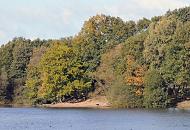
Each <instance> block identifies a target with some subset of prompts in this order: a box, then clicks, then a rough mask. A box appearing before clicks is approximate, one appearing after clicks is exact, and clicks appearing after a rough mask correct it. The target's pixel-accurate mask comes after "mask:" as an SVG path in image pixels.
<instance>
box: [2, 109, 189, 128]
mask: <svg viewBox="0 0 190 130" xmlns="http://www.w3.org/2000/svg"><path fill="white" fill-rule="evenodd" d="M189 129H190V111H187V110H186V111H185V110H178V109H175V108H170V109H167V110H142V109H141V110H139V109H134V110H124V109H122V110H98V109H42V108H0V130H189Z"/></svg>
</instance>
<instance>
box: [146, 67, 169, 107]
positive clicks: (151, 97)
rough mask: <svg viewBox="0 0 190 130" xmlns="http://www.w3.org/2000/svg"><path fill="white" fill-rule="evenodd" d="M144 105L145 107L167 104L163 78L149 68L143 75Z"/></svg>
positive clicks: (165, 105)
mask: <svg viewBox="0 0 190 130" xmlns="http://www.w3.org/2000/svg"><path fill="white" fill-rule="evenodd" d="M144 87H145V88H144V94H143V95H144V102H143V104H144V106H145V107H146V108H166V107H167V105H168V97H167V92H166V90H165V88H164V87H165V85H164V80H163V79H162V76H161V75H160V73H159V72H158V71H156V70H149V71H148V72H147V73H146V74H145V77H144Z"/></svg>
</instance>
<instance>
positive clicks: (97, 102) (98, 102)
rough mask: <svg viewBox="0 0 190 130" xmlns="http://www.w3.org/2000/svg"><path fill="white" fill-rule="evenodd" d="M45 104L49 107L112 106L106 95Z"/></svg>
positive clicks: (103, 107) (102, 107) (104, 107)
mask: <svg viewBox="0 0 190 130" xmlns="http://www.w3.org/2000/svg"><path fill="white" fill-rule="evenodd" d="M43 106H44V107H48V108H101V109H106V108H110V104H109V103H108V101H107V99H106V98H105V97H97V98H92V99H88V100H86V101H83V102H78V103H66V102H65V103H57V104H44V105H43Z"/></svg>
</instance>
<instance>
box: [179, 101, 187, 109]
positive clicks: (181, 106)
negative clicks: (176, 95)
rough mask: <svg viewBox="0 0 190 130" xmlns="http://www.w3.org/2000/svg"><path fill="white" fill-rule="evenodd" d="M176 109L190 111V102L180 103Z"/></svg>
mask: <svg viewBox="0 0 190 130" xmlns="http://www.w3.org/2000/svg"><path fill="white" fill-rule="evenodd" d="M176 107H177V108H179V109H189V110H190V101H183V102H179V103H178V104H177V106H176Z"/></svg>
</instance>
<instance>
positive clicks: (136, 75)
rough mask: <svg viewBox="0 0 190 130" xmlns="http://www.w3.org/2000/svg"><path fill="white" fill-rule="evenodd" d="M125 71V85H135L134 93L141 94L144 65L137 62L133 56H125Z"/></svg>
mask: <svg viewBox="0 0 190 130" xmlns="http://www.w3.org/2000/svg"><path fill="white" fill-rule="evenodd" d="M127 57H128V58H127V71H126V73H125V76H124V82H125V83H126V84H127V85H130V86H131V85H133V86H136V87H137V89H136V94H137V95H142V94H143V84H144V82H143V77H144V73H145V70H146V69H145V66H143V65H140V64H138V63H137V62H136V61H135V60H134V57H133V56H131V55H128V56H127Z"/></svg>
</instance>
